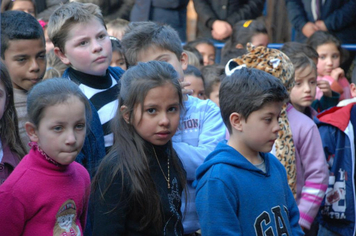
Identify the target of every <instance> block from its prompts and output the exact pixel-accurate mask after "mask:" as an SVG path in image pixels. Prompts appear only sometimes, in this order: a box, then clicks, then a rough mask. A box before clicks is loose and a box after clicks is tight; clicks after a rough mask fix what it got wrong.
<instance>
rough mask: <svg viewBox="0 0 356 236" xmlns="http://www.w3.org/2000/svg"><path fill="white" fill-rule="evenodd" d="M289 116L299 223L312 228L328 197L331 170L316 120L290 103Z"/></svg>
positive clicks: (288, 107)
mask: <svg viewBox="0 0 356 236" xmlns="http://www.w3.org/2000/svg"><path fill="white" fill-rule="evenodd" d="M287 116H288V119H289V125H290V128H291V131H292V135H293V141H294V146H295V162H296V168H297V198H296V201H297V205H298V208H299V213H300V219H299V224H300V225H301V226H303V227H305V228H307V229H310V226H311V224H312V223H313V221H314V218H315V216H316V215H317V213H318V210H319V207H320V204H321V202H322V200H323V197H324V195H325V191H326V188H327V184H328V174H329V172H328V167H327V163H326V161H325V156H324V150H323V145H322V142H321V138H320V133H319V130H318V128H317V126H316V124H315V123H314V121H313V120H312V119H310V118H309V117H308V116H306V115H304V114H303V113H301V112H299V111H297V110H296V109H295V108H294V107H293V106H292V105H291V104H288V106H287Z"/></svg>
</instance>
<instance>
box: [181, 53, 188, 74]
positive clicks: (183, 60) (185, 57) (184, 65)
mask: <svg viewBox="0 0 356 236" xmlns="http://www.w3.org/2000/svg"><path fill="white" fill-rule="evenodd" d="M180 64H181V65H182V69H183V70H186V69H187V67H188V54H186V53H185V52H182V55H181V56H180Z"/></svg>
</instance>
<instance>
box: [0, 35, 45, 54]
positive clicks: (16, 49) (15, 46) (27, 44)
mask: <svg viewBox="0 0 356 236" xmlns="http://www.w3.org/2000/svg"><path fill="white" fill-rule="evenodd" d="M45 50H46V46H45V42H44V41H43V39H42V38H38V39H15V40H10V41H9V44H8V47H7V49H6V51H5V54H21V55H22V54H24V55H25V54H34V53H35V54H37V53H41V52H43V51H45Z"/></svg>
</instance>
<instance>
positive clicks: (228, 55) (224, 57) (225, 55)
mask: <svg viewBox="0 0 356 236" xmlns="http://www.w3.org/2000/svg"><path fill="white" fill-rule="evenodd" d="M245 53H248V52H247V50H246V49H245V48H230V49H228V50H226V51H224V52H221V60H220V65H226V64H227V63H228V62H229V61H230V60H231V59H233V58H236V57H240V56H242V55H243V54H245Z"/></svg>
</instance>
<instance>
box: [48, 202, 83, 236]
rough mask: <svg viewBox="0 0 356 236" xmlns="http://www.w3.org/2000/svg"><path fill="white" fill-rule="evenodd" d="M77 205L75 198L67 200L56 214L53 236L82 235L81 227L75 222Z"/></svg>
mask: <svg viewBox="0 0 356 236" xmlns="http://www.w3.org/2000/svg"><path fill="white" fill-rule="evenodd" d="M76 218H77V207H76V205H75V202H74V201H73V200H67V201H65V202H64V203H63V204H62V206H61V207H60V208H59V210H58V212H57V214H56V224H55V226H54V230H53V236H81V233H80V229H79V227H78V225H77V224H76V223H75V222H76Z"/></svg>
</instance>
